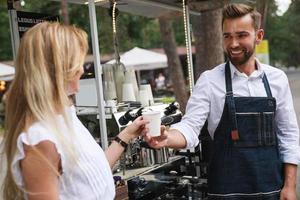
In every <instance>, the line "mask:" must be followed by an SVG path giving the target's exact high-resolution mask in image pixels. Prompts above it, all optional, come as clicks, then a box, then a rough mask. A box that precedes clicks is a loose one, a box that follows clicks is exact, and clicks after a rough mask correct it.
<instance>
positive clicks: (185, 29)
mask: <svg viewBox="0 0 300 200" xmlns="http://www.w3.org/2000/svg"><path fill="white" fill-rule="evenodd" d="M182 12H183V23H184V35H185V46H186V62H187V65H188V76H189V88H190V94H192V92H193V85H194V83H193V78H192V76H193V73H192V65H191V62H192V61H191V60H190V59H189V55H190V54H191V49H190V45H189V34H188V26H189V24H188V23H187V14H186V4H185V0H182Z"/></svg>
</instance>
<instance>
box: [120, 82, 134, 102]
mask: <svg viewBox="0 0 300 200" xmlns="http://www.w3.org/2000/svg"><path fill="white" fill-rule="evenodd" d="M122 95H123V98H122V100H123V101H136V98H135V95H134V90H133V86H132V84H131V83H124V84H123V87H122Z"/></svg>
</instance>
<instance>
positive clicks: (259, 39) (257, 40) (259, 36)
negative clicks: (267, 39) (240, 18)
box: [255, 29, 264, 45]
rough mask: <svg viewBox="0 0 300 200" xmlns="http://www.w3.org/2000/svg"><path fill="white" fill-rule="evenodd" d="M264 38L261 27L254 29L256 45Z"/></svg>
mask: <svg viewBox="0 0 300 200" xmlns="http://www.w3.org/2000/svg"><path fill="white" fill-rule="evenodd" d="M263 38H264V30H263V29H258V30H257V31H256V38H255V43H256V44H257V45H258V44H259V43H260V42H261V41H262V40H263Z"/></svg>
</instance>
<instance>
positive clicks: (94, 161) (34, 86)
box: [4, 22, 147, 200]
mask: <svg viewBox="0 0 300 200" xmlns="http://www.w3.org/2000/svg"><path fill="white" fill-rule="evenodd" d="M87 50H88V44H87V35H86V33H85V32H84V31H82V30H80V29H78V28H75V27H74V26H65V25H61V24H59V23H48V22H43V23H40V24H38V25H36V26H34V27H33V28H31V29H29V30H28V31H27V32H26V33H25V35H24V37H23V39H22V41H21V44H20V47H19V52H18V56H17V60H16V74H15V79H14V81H13V83H12V85H11V88H10V91H9V95H8V99H7V107H6V134H5V141H4V142H5V153H6V156H7V164H8V166H9V167H8V170H7V174H6V178H5V181H4V199H6V200H11V199H14V200H15V199H24V198H25V199H29V200H40V199H41V200H57V199H62V200H69V199H70V200H71V199H72V200H76V199H80V200H82V199H99V200H110V199H113V198H114V196H115V188H114V182H113V178H112V173H111V167H112V166H113V165H114V164H115V162H116V161H117V160H118V159H119V157H120V155H121V154H122V152H123V151H124V148H125V146H126V144H127V143H128V142H129V140H130V139H132V138H135V137H137V136H138V135H140V134H142V132H144V131H145V128H144V125H145V124H146V123H147V122H146V121H145V120H142V118H138V119H136V120H135V121H134V122H133V123H132V125H130V126H128V127H127V128H126V129H124V130H123V131H122V132H121V133H119V134H118V136H117V139H116V141H114V142H112V144H111V145H110V147H109V148H108V149H107V150H106V152H105V153H104V152H103V151H102V149H101V148H100V147H99V145H98V144H97V143H96V142H95V141H94V139H93V138H92V136H91V135H90V134H89V132H88V131H87V129H86V128H85V127H84V126H83V125H82V123H81V122H80V121H79V119H78V118H77V116H76V113H75V109H74V106H72V105H71V102H70V101H69V98H68V96H69V95H71V94H74V93H75V92H77V91H78V87H79V78H80V76H81V75H82V73H83V62H84V57H85V55H86V53H87Z"/></svg>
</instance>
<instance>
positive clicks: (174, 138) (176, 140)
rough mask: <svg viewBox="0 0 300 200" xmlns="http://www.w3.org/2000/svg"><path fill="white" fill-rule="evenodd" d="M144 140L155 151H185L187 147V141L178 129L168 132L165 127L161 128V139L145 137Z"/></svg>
mask: <svg viewBox="0 0 300 200" xmlns="http://www.w3.org/2000/svg"><path fill="white" fill-rule="evenodd" d="M144 140H145V141H146V142H147V143H148V144H149V145H150V146H151V147H152V148H155V149H159V148H162V147H169V148H174V149H184V148H185V147H186V145H187V142H186V139H185V137H184V136H183V134H182V133H181V132H180V131H178V130H176V129H171V130H169V131H167V130H166V128H165V127H164V126H162V127H161V135H160V136H159V137H151V136H149V135H145V137H144Z"/></svg>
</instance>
